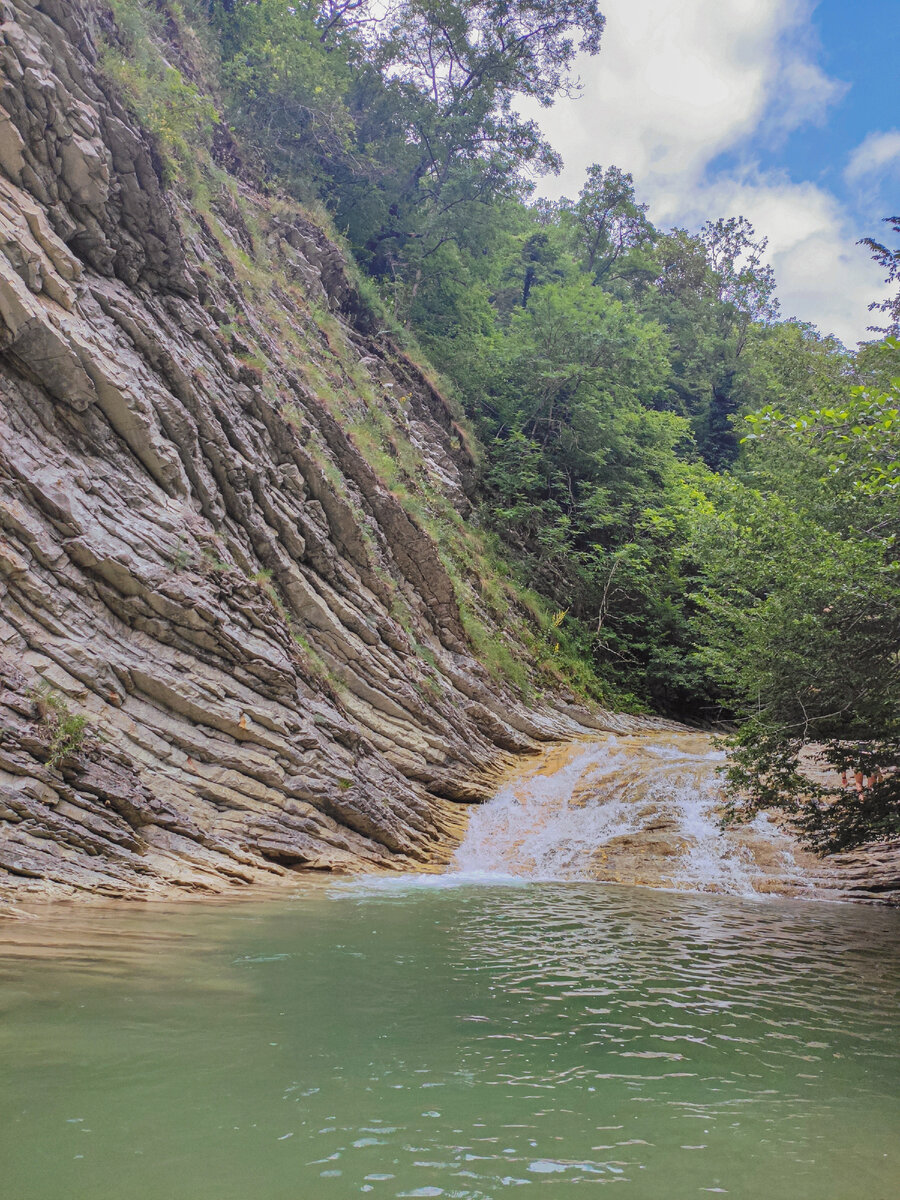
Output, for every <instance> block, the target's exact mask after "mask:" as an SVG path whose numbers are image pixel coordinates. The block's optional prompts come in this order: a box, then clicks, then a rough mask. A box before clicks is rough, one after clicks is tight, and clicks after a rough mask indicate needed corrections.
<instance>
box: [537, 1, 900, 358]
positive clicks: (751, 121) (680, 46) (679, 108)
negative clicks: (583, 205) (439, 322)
mask: <svg viewBox="0 0 900 1200" xmlns="http://www.w3.org/2000/svg"><path fill="white" fill-rule="evenodd" d="M812 8H813V3H812V2H811V0H679V2H678V3H673V2H672V0H606V2H605V3H604V4H603V11H604V12H605V13H606V17H607V27H606V33H605V35H604V42H603V48H602V50H601V52H600V55H599V57H598V58H596V59H590V60H583V61H582V62H581V64H580V70H581V74H582V80H583V83H584V90H583V92H582V94H581V95H580V96H579V97H578V98H577V99H574V100H566V101H561V102H559V103H558V104H557V105H556V106H555V107H554V108H553V109H551V110H549V112H545V113H544V112H542V113H540V114H535V115H538V118H539V120H540V122H541V125H542V126H543V128H544V130H545V132H546V134H547V136H548V138H549V140H550V141H551V143H552V144H553V145H554V146H556V147H557V148H558V149H559V150H560V151H561V153H562V155H563V157H564V159H565V162H566V166H565V170H564V171H563V174H562V175H561V176H560V177H559V179H557V180H546V181H542V183H541V185H540V187H539V191H541V192H542V193H543V194H546V195H561V194H567V195H569V196H574V195H576V194H577V192H578V190H579V188H580V187H581V184H582V181H583V179H584V173H585V170H586V168H587V167H588V166H589V165H590V164H591V163H594V162H598V163H600V164H601V165H603V166H608V165H610V164H612V163H614V164H615V165H616V166H619V167H621V168H623V169H624V170H627V171H631V173H632V174H633V175H634V178H635V185H636V190H637V192H638V195H639V197H640V198H641V199H643V200H646V201H648V202H649V204H650V215H651V217H652V218H653V219H654V220H655V221H656V222H657V223H658V224H660V225H663V226H666V225H674V224H679V225H687V226H688V227H696V226H697V225H699V224H701V223H702V222H703V221H704V220H706V219H707V218H716V217H719V216H732V215H744V216H746V217H748V218H749V219H750V220H751V221H752V222H753V223H754V225H755V226H756V229H757V231H758V232H759V233H760V234H762V235H765V236H767V237H768V238H769V244H770V257H771V260H772V265H773V266H774V267H775V270H776V275H777V277H778V280H779V297H780V299H781V302H782V307H783V310H784V313H785V315H786V316H794V315H795V316H797V317H798V318H800V319H801V320H805V321H812V322H813V323H815V324H817V325H818V326H819V327H820V328H821V329H822V330H823V331H824V332H829V333H835V334H837V335H838V336H839V337H840V338H841V339H842V340H844V341H845V342H848V343H849V344H851V345H852V344H853V343H854V342H856V341H857V340H859V339H863V338H866V337H868V336H871V335H868V334H867V333H866V326H867V324H868V322H869V320H870V319H871V318H870V316H869V313H868V312H867V305H868V302H869V301H870V300H872V299H875V298H877V297H878V296H879V295H880V294H882V289H881V286H880V285H881V278H880V275H879V271H878V268H877V267H876V266H875V265H874V264H873V263H872V262H871V260H870V259H869V258H868V255H867V253H866V251H865V250H864V249H863V248H862V247H859V246H856V245H855V241H856V238H857V237H859V236H860V231H859V230H857V229H855V228H852V227H851V226H852V223H851V221H850V218H849V214H847V213H846V212H844V211H843V210H842V209H841V206H840V204H839V202H838V200H837V199H836V197H834V196H833V195H832V194H831V193H830V192H828V191H826V190H825V189H824V188H822V187H821V186H819V185H817V184H815V183H812V182H800V183H795V182H792V181H791V180H789V179H787V178H785V177H783V176H782V175H780V174H765V173H761V172H760V171H759V170H758V169H756V167H755V166H754V164H753V163H752V162H751V163H746V162H745V163H743V164H742V165H741V166H740V168H739V169H736V170H732V171H731V172H729V173H723V172H722V171H716V170H715V160H716V158H717V157H718V156H719V155H721V154H723V153H725V152H730V153H731V154H732V155H735V154H738V155H739V154H740V152H741V150H742V147H744V146H746V144H747V142H748V140H749V138H750V137H751V136H753V135H756V136H757V137H762V138H764V139H765V141H766V142H767V143H768V144H769V145H774V144H777V143H778V142H779V141H781V140H782V139H783V138H784V137H785V136H786V134H787V133H789V132H791V131H792V130H794V129H797V128H800V127H801V126H803V125H805V124H809V123H817V124H818V123H821V122H822V121H823V120H824V118H825V116H826V114H827V111H828V108H829V106H830V105H831V104H833V103H834V102H835V101H836V100H838V99H839V98H840V97H841V96H842V95H843V94H844V92H845V91H846V86H847V85H845V84H843V83H841V82H840V81H838V80H835V79H831V78H829V77H828V76H827V75H825V74H824V73H823V72H822V70H821V69H820V68H819V66H818V65H817V64H816V62H815V51H816V45H815V43H814V39H813V36H812V32H811V25H810V21H809V17H810V13H811V11H812ZM530 115H531V114H530ZM895 132H896V131H895ZM896 136H897V137H898V139H900V134H897V135H896ZM868 140H869V139H867V142H868ZM865 145H866V143H863V146H865ZM876 149H877V148H876ZM860 150H862V147H860ZM862 232H865V230H863V231H862Z"/></svg>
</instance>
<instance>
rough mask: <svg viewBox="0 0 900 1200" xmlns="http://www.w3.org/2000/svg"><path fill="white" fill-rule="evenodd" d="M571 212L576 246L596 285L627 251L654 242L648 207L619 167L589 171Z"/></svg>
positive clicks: (597, 168)
mask: <svg viewBox="0 0 900 1200" xmlns="http://www.w3.org/2000/svg"><path fill="white" fill-rule="evenodd" d="M570 212H571V219H572V221H573V224H574V230H575V240H576V244H577V246H578V249H579V251H580V252H581V254H582V255H583V257H584V262H585V265H586V267H587V270H588V271H589V272H591V273H592V274H593V276H594V282H595V283H598V284H599V283H601V282H602V280H603V279H604V278H605V277H606V276H607V275H608V274H609V273H610V271H611V270H612V268H613V266H614V265H615V263H616V262H617V260H618V259H619V258H620V257H621V256H622V255H623V254H624V253H625V252H626V251H628V250H631V249H633V248H635V247H637V246H640V245H642V244H644V243H647V242H650V241H652V240H653V232H654V231H653V227H652V226H651V225H650V222H649V221H648V220H647V215H646V214H647V205H646V204H638V202H637V200H636V199H635V195H634V180H633V179H632V177H631V175H629V174H627V173H626V172H624V171H621V170H619V168H618V167H607V169H606V170H604V169H603V168H602V167H600V166H598V165H597V164H596V163H594V165H593V166H591V167H589V168H588V173H587V179H586V180H585V184H584V187H583V188H582V189H581V192H580V193H579V196H578V200H577V201H576V202H575V204H573V205H570Z"/></svg>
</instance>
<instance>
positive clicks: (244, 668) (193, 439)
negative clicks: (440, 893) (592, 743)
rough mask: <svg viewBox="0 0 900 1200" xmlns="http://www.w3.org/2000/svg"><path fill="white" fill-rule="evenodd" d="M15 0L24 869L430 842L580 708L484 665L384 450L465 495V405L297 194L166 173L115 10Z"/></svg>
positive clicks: (15, 577)
mask: <svg viewBox="0 0 900 1200" xmlns="http://www.w3.org/2000/svg"><path fill="white" fill-rule="evenodd" d="M0 17H2V24H0V71H2V90H0V400H2V408H0V421H2V424H0V605H2V615H0V658H2V661H0V689H2V690H0V892H7V893H14V894H16V895H22V894H27V893H29V892H37V893H40V894H52V895H71V894H78V893H81V892H85V891H88V892H97V893H101V894H107V895H149V894H153V893H154V892H155V891H161V890H167V889H171V888H172V887H174V886H180V887H184V888H190V889H196V888H214V889H215V888H221V887H227V886H229V885H231V884H238V883H247V882H252V881H255V880H259V879H261V878H270V877H271V876H272V875H273V874H279V873H284V872H286V871H289V870H291V869H294V868H296V867H313V868H329V869H330V868H344V867H348V868H353V867H359V866H361V865H363V866H372V867H390V866H397V865H406V864H408V863H410V862H422V861H427V860H429V859H432V858H434V856H435V855H437V856H438V857H439V856H440V854H441V853H442V850H441V847H442V846H444V845H446V844H447V843H448V840H452V836H453V833H454V830H455V829H456V828H457V827H458V824H459V815H458V812H459V810H458V805H456V804H455V802H458V801H461V800H468V799H476V798H479V797H482V796H484V795H485V794H486V792H487V791H488V790H489V788H490V787H491V784H492V780H493V779H494V778H495V777H496V773H497V772H498V771H499V770H500V769H502V767H503V765H504V761H505V756H506V757H508V756H509V755H511V754H515V753H520V752H523V751H527V750H529V749H531V748H533V746H534V745H535V742H536V741H540V740H546V739H549V738H552V737H558V736H565V735H567V734H571V733H573V732H578V730H579V729H580V728H581V727H580V726H579V725H578V718H579V717H580V718H581V719H589V718H587V717H586V714H583V713H579V712H577V711H576V710H573V712H572V713H571V714H566V713H565V712H564V711H562V710H559V711H556V712H551V713H549V714H545V715H537V716H536V715H534V714H532V715H528V714H527V713H526V712H525V711H524V710H523V709H522V708H521V707H520V706H519V705H518V704H517V703H516V702H515V701H514V699H513V698H512V696H511V695H509V694H507V693H506V692H505V691H504V689H503V687H502V686H500V685H499V684H498V683H496V682H495V681H494V680H493V679H492V678H491V677H490V676H489V675H488V673H487V672H486V671H485V670H484V668H483V667H482V666H481V665H480V664H479V662H478V661H477V660H476V658H475V657H474V656H473V654H472V652H471V650H470V647H469V644H468V641H467V637H466V633H465V630H464V623H463V620H462V617H461V613H460V608H459V602H458V591H459V585H458V581H454V579H453V578H452V577H451V575H450V573H448V569H447V566H446V565H445V559H446V555H444V554H443V552H442V550H441V548H440V546H439V544H438V543H437V542H436V541H435V539H434V538H433V537H432V536H431V534H430V533H429V532H428V531H427V528H426V524H425V523H423V521H422V520H420V519H418V518H417V516H416V515H415V514H414V513H413V514H411V513H410V512H409V511H407V508H405V507H404V506H403V504H401V502H400V500H399V499H398V497H397V496H396V495H395V494H394V493H393V492H392V491H391V490H389V488H388V487H387V486H386V485H385V483H384V481H383V480H382V478H380V477H379V474H378V473H376V471H375V470H374V469H373V467H372V465H371V463H370V461H369V459H367V457H366V456H364V454H363V452H362V450H361V448H360V446H361V432H365V429H366V427H367V422H368V425H370V426H371V427H372V428H373V429H375V430H376V432H379V431H380V435H381V436H382V438H383V441H384V442H385V445H386V452H387V454H388V455H389V456H390V455H391V454H392V453H395V454H396V455H397V456H398V457H403V455H402V454H401V451H403V452H404V453H405V455H406V461H407V466H406V468H405V469H406V470H407V472H408V473H411V474H412V475H415V474H416V473H418V475H419V478H418V479H416V478H412V477H411V478H409V480H408V482H409V485H410V487H413V488H414V487H415V486H417V485H421V486H422V487H423V488H424V487H426V485H427V488H429V489H431V491H432V494H436V493H439V494H440V497H442V498H443V502H444V503H445V505H446V506H447V507H448V508H449V506H451V505H452V506H453V508H455V510H457V511H458V512H459V513H463V514H464V513H466V511H467V509H468V505H469V501H468V499H467V492H468V490H469V488H470V486H471V479H472V462H471V460H470V458H469V456H468V454H467V452H466V450H465V448H464V438H461V436H460V435H461V431H460V430H459V429H458V428H457V427H456V426H455V423H454V420H453V416H452V413H451V412H450V410H449V409H448V407H447V405H446V403H445V401H444V400H443V399H442V397H441V395H440V394H439V393H438V392H437V390H436V389H435V388H434V387H433V386H432V385H431V383H430V382H429V381H428V380H427V379H426V378H425V377H424V376H423V374H422V373H421V371H420V370H419V369H418V368H417V367H416V366H415V365H414V364H413V363H412V362H411V361H410V360H409V359H408V358H407V357H406V356H405V355H404V354H403V353H402V352H401V351H400V350H399V349H398V348H397V347H396V346H394V345H392V343H391V339H390V338H389V337H387V336H386V335H384V333H383V332H382V333H379V332H378V331H377V330H376V329H375V327H374V324H373V322H372V319H371V317H370V315H369V314H368V312H367V310H366V308H365V306H364V305H363V304H362V302H361V300H360V298H359V296H358V294H357V292H356V289H355V288H354V286H353V284H352V282H351V279H350V276H349V274H348V269H347V264H346V262H345V260H344V258H343V256H342V254H341V252H340V250H339V249H338V248H337V247H336V246H335V245H334V244H332V243H331V242H329V241H328V239H327V238H326V237H325V236H324V234H323V233H322V232H321V230H320V229H319V228H318V227H317V226H316V225H315V224H314V223H313V222H312V221H310V220H309V219H307V218H306V217H305V216H304V215H303V214H302V213H301V212H300V211H299V210H298V209H297V208H296V207H292V206H291V205H290V204H288V203H287V202H286V201H283V200H279V199H277V198H273V197H271V196H268V197H267V196H263V195H261V194H259V193H258V192H256V191H254V189H253V187H252V186H251V185H250V184H248V183H247V182H246V181H241V180H238V179H236V178H230V179H226V180H225V182H224V183H223V184H222V186H221V187H220V188H219V190H218V194H217V195H216V196H215V197H214V199H213V200H212V201H211V202H210V205H209V207H208V209H207V210H206V211H201V210H200V209H199V208H198V207H197V206H196V205H195V204H194V203H193V202H192V201H190V200H189V199H187V198H186V196H185V194H183V193H181V192H179V191H178V190H177V189H167V187H166V186H165V184H164V178H165V173H164V170H163V166H162V164H161V162H160V158H159V154H158V153H157V149H156V147H155V145H154V143H153V141H152V139H151V138H150V137H149V136H148V135H147V134H146V133H145V132H144V131H143V130H142V129H141V128H140V127H139V125H138V124H137V123H136V121H135V120H134V119H133V118H132V117H131V116H129V114H128V112H127V111H126V110H125V109H124V108H123V106H122V104H121V103H120V102H119V100H118V99H117V98H116V95H115V93H114V90H113V89H112V88H111V87H110V85H109V84H108V83H107V82H105V81H104V76H103V74H102V72H101V71H100V70H99V68H98V53H99V52H98V45H99V44H100V41H101V39H102V37H103V36H104V30H107V31H108V29H109V28H110V16H109V13H108V12H107V11H106V10H105V9H104V6H103V5H102V4H100V3H93V2H88V0H84V2H80V0H39V2H38V0H33V2H30V0H0ZM226 140H227V135H226ZM248 217H249V218H250V219H252V223H254V224H255V228H254V230H253V232H251V231H250V228H249V226H248ZM261 264H263V265H264V266H265V270H264V269H263V265H261ZM348 398H349V399H348ZM385 427H386V428H387V433H386V435H385V433H384V430H385ZM370 457H371V456H370ZM410 462H411V463H412V464H413V465H412V466H409V463H410ZM451 511H452V510H451ZM476 582H477V581H476ZM472 586H473V588H474V583H473V585H472ZM473 594H474V595H476V597H477V590H476V591H473ZM594 723H595V724H600V725H603V724H604V723H609V724H611V725H615V724H616V721H615V719H613V718H609V719H608V721H606V719H605V718H603V717H601V718H600V719H599V720H597V719H596V718H594Z"/></svg>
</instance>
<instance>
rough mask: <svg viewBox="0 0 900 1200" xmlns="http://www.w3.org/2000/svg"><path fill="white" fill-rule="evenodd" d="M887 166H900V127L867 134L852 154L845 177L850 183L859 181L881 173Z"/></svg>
mask: <svg viewBox="0 0 900 1200" xmlns="http://www.w3.org/2000/svg"><path fill="white" fill-rule="evenodd" d="M886 167H893V168H900V129H888V130H886V131H885V132H884V133H877V132H874V131H873V132H872V133H870V134H867V136H866V137H865V138H864V139H863V140H862V142H860V144H859V145H858V146H857V147H856V149H855V150H854V151H853V153H852V154H851V155H850V158H849V161H848V162H847V167H846V169H845V171H844V178H845V179H846V180H847V182H848V183H859V182H860V181H861V180H863V179H864V178H866V177H869V176H872V175H880V174H881V173H882V172H883V171H884V169H885V168H886Z"/></svg>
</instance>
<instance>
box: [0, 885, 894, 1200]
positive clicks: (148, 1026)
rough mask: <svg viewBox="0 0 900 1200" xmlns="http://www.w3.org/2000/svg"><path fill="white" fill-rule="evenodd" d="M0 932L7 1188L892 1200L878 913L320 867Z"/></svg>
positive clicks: (14, 1197)
mask: <svg viewBox="0 0 900 1200" xmlns="http://www.w3.org/2000/svg"><path fill="white" fill-rule="evenodd" d="M0 944H2V946H0V948H2V968H0V1193H2V1195H3V1196H4V1197H5V1198H6V1200H332V1198H333V1200H342V1198H344V1197H351V1196H353V1197H355V1196H359V1195H361V1194H370V1195H371V1196H373V1197H376V1198H377V1197H400V1196H402V1197H407V1196H445V1197H465V1198H467V1200H475V1198H485V1197H491V1198H494V1197H506V1196H508V1195H510V1196H511V1195H516V1196H518V1195H520V1194H521V1195H522V1197H523V1200H524V1198H525V1197H527V1196H529V1195H532V1194H535V1193H539V1194H540V1195H542V1196H548V1197H549V1196H552V1195H558V1194H565V1195H568V1194H569V1193H570V1191H571V1189H573V1188H575V1187H580V1188H588V1189H590V1188H591V1187H593V1188H594V1190H595V1191H596V1189H597V1188H599V1187H612V1188H613V1189H614V1190H613V1193H612V1194H613V1195H614V1196H619V1195H621V1196H622V1197H623V1198H624V1200H627V1198H628V1197H631V1200H682V1198H684V1197H704V1196H712V1195H724V1196H731V1197H736V1198H738V1200H757V1198H759V1200H893V1198H894V1197H896V1196H897V1195H900V1043H898V1037H897V1033H898V1012H900V1005H898V996H900V914H898V913H896V912H889V911H886V910H875V909H863V908H854V907H849V906H843V905H815V904H808V903H798V902H787V901H765V902H756V903H751V902H746V901H739V900H734V899H730V898H726V897H721V898H719V897H712V896H688V895H683V894H680V895H673V894H668V893H662V892H651V891H644V890H640V889H625V888H611V887H603V886H601V885H580V884H579V885H573V884H569V885H553V884H525V885H520V886H479V885H476V884H469V885H464V886H458V887H442V886H435V885H431V886H427V885H422V886H415V885H406V886H399V885H397V884H396V883H391V884H384V885H381V886H378V885H375V886H369V885H365V884H350V885H337V886H335V885H334V884H333V883H331V884H326V883H324V882H323V883H322V884H319V885H314V886H310V887H308V888H304V890H303V892H302V893H301V894H298V895H297V896H296V898H294V899H292V900H290V901H287V902H281V901H278V902H273V901H268V902H265V903H247V902H231V903H230V904H228V905H197V904H193V903H192V904H187V905H182V906H180V907H175V906H167V907H165V908H160V907H146V908H125V909H123V908H112V909H104V910H95V911H93V912H91V911H87V912H84V913H80V914H75V913H73V912H72V911H67V912H62V911H58V912H53V913H52V914H51V915H49V916H42V917H41V918H40V919H38V920H35V921H31V922H27V923H22V922H17V923H12V924H10V925H8V926H7V927H6V928H5V929H4V930H3V931H0ZM519 1189H523V1190H522V1191H521V1193H520V1191H519ZM577 1194H579V1195H581V1194H584V1193H583V1192H580V1193H577ZM587 1194H590V1192H588V1193H587Z"/></svg>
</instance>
